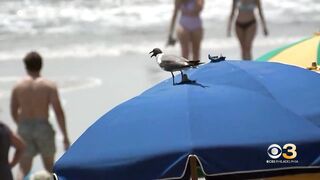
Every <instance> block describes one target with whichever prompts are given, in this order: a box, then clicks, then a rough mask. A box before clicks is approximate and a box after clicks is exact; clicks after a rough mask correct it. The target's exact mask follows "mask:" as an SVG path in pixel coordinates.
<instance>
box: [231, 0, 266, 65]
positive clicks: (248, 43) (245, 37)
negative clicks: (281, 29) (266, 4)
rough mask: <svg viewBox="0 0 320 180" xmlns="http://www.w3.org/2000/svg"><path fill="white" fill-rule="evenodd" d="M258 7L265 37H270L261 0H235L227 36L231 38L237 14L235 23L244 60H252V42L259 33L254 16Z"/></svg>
mask: <svg viewBox="0 0 320 180" xmlns="http://www.w3.org/2000/svg"><path fill="white" fill-rule="evenodd" d="M256 7H257V8H258V10H259V16H260V19H261V24H262V28H263V33H264V35H265V36H267V35H268V29H267V25H266V22H265V19H264V16H263V12H262V6H261V2H260V0H233V1H232V9H231V14H230V18H229V22H228V29H227V36H231V24H232V22H233V18H234V15H235V13H237V14H238V15H237V18H236V21H235V29H236V33H237V37H238V39H239V42H240V46H241V53H242V59H243V60H251V59H252V54H251V50H252V42H253V39H254V38H255V35H256V31H257V22H256V18H255V14H254V10H255V9H256Z"/></svg>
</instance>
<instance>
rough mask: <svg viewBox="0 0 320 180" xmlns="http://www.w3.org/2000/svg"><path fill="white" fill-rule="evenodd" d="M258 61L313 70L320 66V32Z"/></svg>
mask: <svg viewBox="0 0 320 180" xmlns="http://www.w3.org/2000/svg"><path fill="white" fill-rule="evenodd" d="M257 61H270V62H280V63H284V64H291V65H295V66H299V67H302V68H308V69H311V70H318V67H317V65H320V32H318V33H315V34H314V36H312V37H308V38H305V39H302V40H300V41H298V42H295V43H292V44H289V45H286V46H284V47H281V48H279V49H275V50H273V51H271V52H268V53H267V54H265V55H263V56H261V57H259V58H258V59H257Z"/></svg>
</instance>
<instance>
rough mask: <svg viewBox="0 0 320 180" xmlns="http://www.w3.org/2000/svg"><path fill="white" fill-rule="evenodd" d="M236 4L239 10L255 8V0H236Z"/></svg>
mask: <svg viewBox="0 0 320 180" xmlns="http://www.w3.org/2000/svg"><path fill="white" fill-rule="evenodd" d="M236 4H237V7H238V10H239V11H253V10H254V9H255V8H256V1H255V0H251V1H247V2H243V1H242V0H236Z"/></svg>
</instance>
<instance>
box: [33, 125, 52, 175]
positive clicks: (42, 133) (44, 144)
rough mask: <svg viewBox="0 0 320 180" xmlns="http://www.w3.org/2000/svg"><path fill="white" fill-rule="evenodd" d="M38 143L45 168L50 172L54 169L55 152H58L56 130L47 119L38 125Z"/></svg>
mask: <svg viewBox="0 0 320 180" xmlns="http://www.w3.org/2000/svg"><path fill="white" fill-rule="evenodd" d="M36 135H37V136H36V144H37V147H38V150H39V152H40V154H41V158H42V162H43V165H44V168H45V169H46V170H47V171H48V172H50V173H51V172H52V171H53V162H54V154H55V152H56V145H55V138H54V136H55V132H54V130H53V129H52V126H51V124H49V123H48V122H47V121H44V122H42V123H39V124H38V126H37V134H36Z"/></svg>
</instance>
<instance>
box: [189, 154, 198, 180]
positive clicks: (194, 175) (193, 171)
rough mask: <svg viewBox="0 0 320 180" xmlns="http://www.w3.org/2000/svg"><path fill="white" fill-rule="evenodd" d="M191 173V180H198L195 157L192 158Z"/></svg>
mask: <svg viewBox="0 0 320 180" xmlns="http://www.w3.org/2000/svg"><path fill="white" fill-rule="evenodd" d="M190 172H191V179H192V180H198V172H197V158H196V157H195V156H190Z"/></svg>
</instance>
